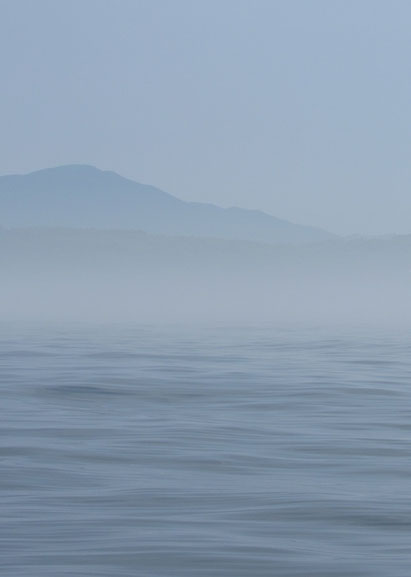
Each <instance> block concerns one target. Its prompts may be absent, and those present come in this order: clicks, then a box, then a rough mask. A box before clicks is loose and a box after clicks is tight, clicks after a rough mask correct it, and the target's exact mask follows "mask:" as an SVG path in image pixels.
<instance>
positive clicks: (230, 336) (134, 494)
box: [0, 322, 411, 577]
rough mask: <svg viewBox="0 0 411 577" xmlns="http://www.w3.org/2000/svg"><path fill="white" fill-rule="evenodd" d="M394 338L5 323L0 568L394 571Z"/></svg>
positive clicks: (402, 412)
mask: <svg viewBox="0 0 411 577" xmlns="http://www.w3.org/2000/svg"><path fill="white" fill-rule="evenodd" d="M410 350H411V336H410V333H409V331H408V330H407V329H405V328H403V329H401V330H400V329H398V327H397V328H395V329H390V330H389V329H387V327H382V326H380V327H379V328H378V327H377V326H376V325H374V326H373V327H366V326H359V325H357V326H356V327H353V326H351V327H349V326H347V325H345V326H339V327H338V326H333V327H331V326H330V325H328V326H324V325H319V324H318V323H317V324H316V325H307V324H304V323H297V324H296V323H294V324H293V323H288V324H285V325H284V324H283V325H280V324H275V325H272V324H271V325H270V324H265V325H262V324H260V325H256V324H254V325H243V326H240V325H238V324H237V326H230V325H227V324H223V323H221V324H216V323H213V324H208V325H207V324H202V325H200V324H198V325H196V326H195V325H193V324H192V325H191V326H189V325H186V326H184V325H181V324H180V325H179V326H176V325H171V324H170V325H168V326H166V325H163V326H160V325H157V326H155V325H141V324H136V323H128V324H120V323H116V324H107V323H100V324H84V323H74V322H71V323H63V324H61V323H60V324H58V323H54V324H47V323H43V324H41V323H38V322H36V323H29V324H28V323H16V322H12V323H5V322H3V323H2V325H1V328H0V365H1V372H0V394H1V399H2V407H1V425H0V428H1V435H0V455H1V459H2V467H1V475H0V489H1V495H2V515H1V519H0V543H1V546H2V556H1V565H2V569H1V574H2V575H4V576H5V577H15V576H23V575H24V576H26V575H30V576H31V577H44V576H46V575H50V576H55V575H70V576H89V575H107V576H110V577H112V576H114V575H116V576H117V575H118V576H120V575H121V576H127V577H128V576H130V577H132V576H135V575H144V576H147V577H166V576H167V577H168V576H176V577H177V576H181V575H187V576H192V575H199V576H219V575H221V576H223V575H227V576H233V577H234V576H236V577H237V576H239V575H244V576H247V577H248V576H250V575H255V576H267V577H268V576H272V575H278V576H280V575H281V576H282V577H283V576H290V577H291V576H292V577H297V576H298V577H300V576H301V575H304V576H313V577H314V576H316V577H317V576H324V577H337V576H339V577H365V576H367V577H368V576H369V577H376V576H381V577H386V576H387V575H390V577H406V576H408V574H409V566H410V563H411V554H410V551H409V532H410V519H411V506H410V500H409V478H410V475H411V459H410V457H411V453H410V448H409V432H410V414H411V395H410V387H409V381H410V377H411V361H410V358H411V357H410Z"/></svg>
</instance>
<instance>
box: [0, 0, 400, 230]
mask: <svg viewBox="0 0 411 577" xmlns="http://www.w3.org/2000/svg"><path fill="white" fill-rule="evenodd" d="M410 22H411V3H410V2H408V0H407V1H402V0H385V1H381V0H333V1H330V0H304V1H303V0H281V1H278V0H218V1H217V0H31V1H29V0H0V70H1V75H2V76H1V84H0V174H7V173H23V172H29V171H33V170H37V169H40V168H45V167H49V166H56V165H61V164H70V163H84V164H92V165H95V166H97V167H99V168H102V169H108V170H114V171H116V172H118V173H120V174H122V175H124V176H127V177H129V178H133V179H135V180H137V181H139V182H145V183H149V184H153V185H156V186H158V187H160V188H162V189H164V190H166V191H168V192H170V193H172V194H174V195H176V196H178V197H180V198H183V199H186V200H191V201H201V202H212V203H215V204H218V205H220V206H241V207H245V208H256V209H261V210H264V211H266V212H269V213H271V214H273V215H275V216H277V217H280V218H285V219H288V220H291V221H293V222H298V223H301V224H311V225H315V226H320V227H323V228H326V229H328V230H330V231H332V232H336V233H340V234H367V235H373V234H386V233H411V218H410V215H411V194H410V192H411V191H410V183H411V168H410V159H411V154H410V153H411V115H410V112H411V66H410V64H411V58H410V55H411V34H410V32H409V29H410Z"/></svg>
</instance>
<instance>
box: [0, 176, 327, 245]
mask: <svg viewBox="0 0 411 577" xmlns="http://www.w3.org/2000/svg"><path fill="white" fill-rule="evenodd" d="M0 225H1V226H3V227H7V228H15V227H17V228H20V227H71V228H97V229H134V230H142V231H145V232H149V233H155V234H166V235H182V236H201V237H215V238H223V239H224V238H225V239H237V240H239V239H242V240H252V241H259V242H268V243H280V244H282V243H291V244H300V243H308V242H317V241H323V240H327V239H330V238H333V235H331V234H330V233H328V232H326V231H324V230H321V229H318V228H314V227H309V226H301V225H297V224H293V223H290V222H287V221H285V220H281V219H278V218H275V217H273V216H270V215H269V214H266V213H264V212H261V211H256V210H245V209H241V208H227V209H225V208H220V207H218V206H215V205H212V204H203V203H196V202H185V201H182V200H180V199H178V198H176V197H174V196H172V195H170V194H168V193H166V192H164V191H162V190H159V189H158V188H155V187H153V186H149V185H146V184H140V183H138V182H134V181H132V180H129V179H127V178H123V177H122V176H120V175H118V174H116V173H115V172H110V171H102V170H99V169H97V168H94V167H92V166H86V165H68V166H60V167H56V168H48V169H44V170H39V171H37V172H32V173H30V174H24V175H7V176H1V177H0Z"/></svg>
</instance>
